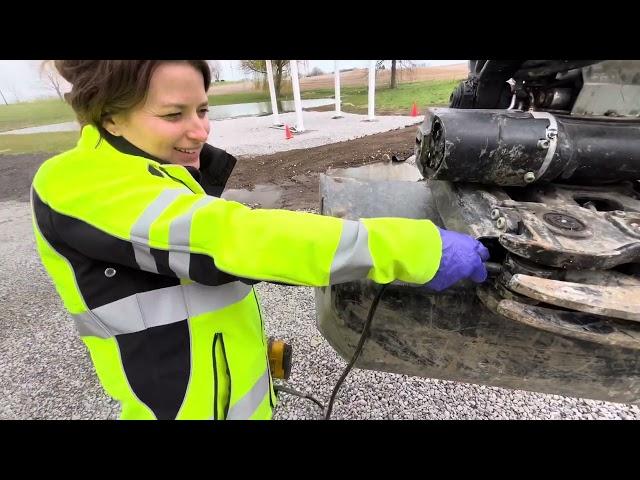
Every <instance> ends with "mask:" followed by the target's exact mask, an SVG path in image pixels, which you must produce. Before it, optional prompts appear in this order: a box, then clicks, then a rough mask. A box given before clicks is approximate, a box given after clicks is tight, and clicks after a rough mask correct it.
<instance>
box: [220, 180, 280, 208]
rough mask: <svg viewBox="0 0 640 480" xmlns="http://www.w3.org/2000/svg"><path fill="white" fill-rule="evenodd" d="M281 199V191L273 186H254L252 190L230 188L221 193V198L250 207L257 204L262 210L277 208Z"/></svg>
mask: <svg viewBox="0 0 640 480" xmlns="http://www.w3.org/2000/svg"><path fill="white" fill-rule="evenodd" d="M280 197H282V189H280V188H279V187H276V186H275V185H256V186H255V187H254V189H253V190H246V189H240V188H236V189H234V188H231V189H229V190H225V191H224V192H223V193H222V198H224V199H226V200H233V201H236V202H240V203H244V204H247V205H250V206H254V205H256V204H259V205H260V206H261V207H262V208H277V207H278V206H279V204H280Z"/></svg>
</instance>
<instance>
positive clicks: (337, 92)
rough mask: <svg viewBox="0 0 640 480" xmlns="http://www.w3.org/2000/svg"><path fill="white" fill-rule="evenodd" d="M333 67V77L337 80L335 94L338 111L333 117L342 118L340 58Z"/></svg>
mask: <svg viewBox="0 0 640 480" xmlns="http://www.w3.org/2000/svg"><path fill="white" fill-rule="evenodd" d="M333 63H334V67H333V77H334V79H335V80H334V81H335V88H334V90H335V92H334V94H335V95H334V96H335V98H336V113H335V115H334V116H333V117H332V118H342V112H341V111H340V68H338V60H334V62H333Z"/></svg>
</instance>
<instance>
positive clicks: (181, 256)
mask: <svg viewBox="0 0 640 480" xmlns="http://www.w3.org/2000/svg"><path fill="white" fill-rule="evenodd" d="M215 200H217V198H216V197H204V198H201V199H200V200H198V201H197V202H196V203H195V204H193V205H192V206H191V208H190V209H189V211H188V212H187V213H185V214H184V215H181V216H179V217H178V218H176V219H175V220H173V221H172V222H171V225H169V244H170V245H171V249H170V251H169V267H170V268H171V271H172V272H173V273H175V274H176V276H178V277H179V278H190V277H189V263H190V260H191V253H190V252H189V250H191V249H190V242H191V220H192V219H193V214H194V213H195V212H196V210H197V209H199V208H201V207H204V206H205V205H207V204H209V203H211V202H213V201H215ZM181 250H184V251H181Z"/></svg>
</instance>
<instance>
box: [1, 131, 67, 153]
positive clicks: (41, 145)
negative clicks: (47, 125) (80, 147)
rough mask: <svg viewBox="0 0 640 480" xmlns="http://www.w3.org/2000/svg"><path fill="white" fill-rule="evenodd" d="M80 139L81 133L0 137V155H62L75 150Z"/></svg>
mask: <svg viewBox="0 0 640 480" xmlns="http://www.w3.org/2000/svg"><path fill="white" fill-rule="evenodd" d="M78 138H80V132H79V131H76V132H50V133H31V134H27V135H0V155H17V154H20V153H52V154H54V153H60V152H64V151H65V150H69V149H70V148H73V147H74V146H75V145H76V143H78Z"/></svg>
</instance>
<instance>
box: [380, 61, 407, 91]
mask: <svg viewBox="0 0 640 480" xmlns="http://www.w3.org/2000/svg"><path fill="white" fill-rule="evenodd" d="M386 61H387V60H378V63H377V64H376V70H379V69H381V68H384V62H386ZM415 66H416V65H415V63H413V62H412V61H411V60H391V82H390V85H389V88H396V87H397V86H398V80H397V75H396V72H397V69H398V68H397V67H399V68H400V69H401V70H402V69H409V70H410V69H412V68H415Z"/></svg>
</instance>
